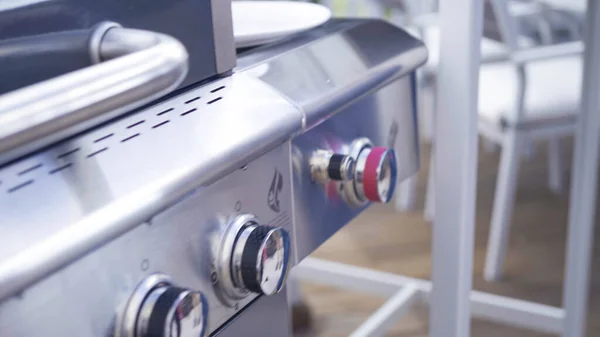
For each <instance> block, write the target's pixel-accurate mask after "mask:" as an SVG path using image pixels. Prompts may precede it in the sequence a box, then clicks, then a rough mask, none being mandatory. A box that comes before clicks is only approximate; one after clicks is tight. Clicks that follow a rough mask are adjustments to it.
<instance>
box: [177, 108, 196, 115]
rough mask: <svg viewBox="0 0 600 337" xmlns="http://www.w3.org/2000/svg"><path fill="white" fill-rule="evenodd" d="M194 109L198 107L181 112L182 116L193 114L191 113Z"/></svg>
mask: <svg viewBox="0 0 600 337" xmlns="http://www.w3.org/2000/svg"><path fill="white" fill-rule="evenodd" d="M194 111H196V109H195V108H194V109H190V110H188V111H186V112H184V113H182V114H181V116H185V115H188V114H191V113H192V112H194Z"/></svg>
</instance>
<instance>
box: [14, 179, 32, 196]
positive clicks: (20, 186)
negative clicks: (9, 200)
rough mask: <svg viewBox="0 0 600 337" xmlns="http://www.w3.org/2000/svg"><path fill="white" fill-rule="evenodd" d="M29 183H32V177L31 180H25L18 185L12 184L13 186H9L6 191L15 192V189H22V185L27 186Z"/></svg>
mask: <svg viewBox="0 0 600 337" xmlns="http://www.w3.org/2000/svg"><path fill="white" fill-rule="evenodd" d="M31 184H33V179H31V180H27V181H26V182H24V183H22V184H19V185H17V186H14V187H11V188H9V189H8V193H12V192H16V191H17V190H20V189H22V188H23V187H25V186H28V185H31Z"/></svg>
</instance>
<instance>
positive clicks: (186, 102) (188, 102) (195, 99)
mask: <svg viewBox="0 0 600 337" xmlns="http://www.w3.org/2000/svg"><path fill="white" fill-rule="evenodd" d="M199 99H200V96H197V97H194V98H192V99H190V100H188V101H185V104H190V103H192V102H195V101H197V100H199Z"/></svg>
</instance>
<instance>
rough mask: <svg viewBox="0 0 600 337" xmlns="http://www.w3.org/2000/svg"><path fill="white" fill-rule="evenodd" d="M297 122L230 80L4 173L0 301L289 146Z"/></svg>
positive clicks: (250, 82)
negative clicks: (194, 193)
mask: <svg viewBox="0 0 600 337" xmlns="http://www.w3.org/2000/svg"><path fill="white" fill-rule="evenodd" d="M301 120H302V114H301V112H300V111H298V110H297V109H296V108H295V107H294V106H292V105H291V104H290V103H289V102H287V101H286V100H285V99H283V98H281V97H280V96H279V95H277V94H276V93H275V92H274V91H273V90H272V89H271V88H269V87H267V86H266V85H264V84H262V83H260V82H259V81H257V80H254V79H251V78H248V77H246V76H243V75H241V74H236V75H233V76H231V77H229V78H225V79H222V80H219V81H216V82H212V83H210V84H209V85H206V86H204V87H201V88H198V89H194V90H190V91H188V92H186V93H185V94H182V95H180V96H177V97H174V98H172V99H170V100H167V101H165V102H163V103H160V104H158V105H155V106H153V107H150V108H148V109H145V110H143V111H140V112H138V113H135V114H132V115H130V116H128V117H125V118H122V119H120V120H118V121H116V122H114V123H111V124H108V125H106V126H104V127H101V128H98V129H96V130H94V131H92V132H89V133H87V134H84V135H82V136H80V137H77V138H75V139H73V140H70V141H66V142H63V143H59V144H56V145H55V146H53V147H51V148H49V149H47V150H45V151H43V152H41V153H38V154H37V155H34V156H31V157H28V158H26V159H24V160H21V161H19V162H16V163H14V164H12V165H10V166H6V167H3V168H0V214H1V215H2V221H1V222H0V232H1V233H2V235H0V299H2V298H4V297H5V296H8V295H12V294H14V293H15V292H17V291H19V290H21V289H23V288H24V287H27V286H28V285H29V284H31V283H33V282H36V281H37V280H39V279H41V278H43V277H44V276H46V275H48V274H50V273H52V272H54V271H55V270H57V269H60V268H62V267H63V266H65V265H68V264H69V263H71V262H72V261H74V260H76V259H78V258H80V257H81V256H83V255H85V254H87V253H90V252H91V251H93V250H94V249H97V248H98V247H100V246H102V245H103V244H105V243H107V242H110V241H111V240H113V239H115V238H117V237H119V236H120V235H121V234H124V233H126V232H127V231H129V230H132V229H133V228H135V227H136V226H137V225H138V224H140V223H142V222H144V221H146V220H148V219H150V218H152V217H153V216H154V215H155V214H156V213H159V212H161V211H163V210H164V209H166V208H167V207H169V206H171V205H173V204H175V203H176V202H178V201H179V200H181V199H182V198H184V197H185V196H186V195H187V194H188V193H190V192H191V191H193V190H194V189H197V188H201V187H202V186H205V185H206V184H208V183H210V182H212V181H215V179H217V178H219V177H223V176H224V175H226V174H227V173H228V172H231V171H232V170H234V169H236V168H239V167H241V166H242V165H244V164H246V163H248V162H249V161H251V160H253V159H254V158H256V157H257V156H259V155H261V154H263V153H265V152H266V151H268V150H269V149H271V148H274V147H275V146H277V145H279V144H281V143H283V142H285V141H286V140H288V139H290V138H291V136H292V135H293V134H294V133H296V132H298V131H299V130H300V128H301ZM24 233H26V235H25V234H24Z"/></svg>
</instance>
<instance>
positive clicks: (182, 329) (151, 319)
mask: <svg viewBox="0 0 600 337" xmlns="http://www.w3.org/2000/svg"><path fill="white" fill-rule="evenodd" d="M207 317H208V305H207V303H206V299H205V298H204V295H202V293H200V292H198V291H192V290H188V289H184V288H178V287H174V286H171V285H164V286H159V287H157V288H154V289H152V291H151V292H150V293H149V294H148V296H147V297H146V299H145V300H144V302H143V304H142V306H141V308H140V311H139V314H138V320H137V324H136V329H135V330H136V334H135V336H136V337H202V336H204V335H205V332H206V325H207Z"/></svg>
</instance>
